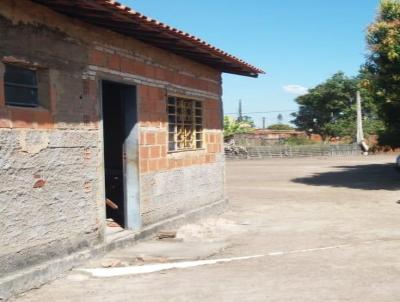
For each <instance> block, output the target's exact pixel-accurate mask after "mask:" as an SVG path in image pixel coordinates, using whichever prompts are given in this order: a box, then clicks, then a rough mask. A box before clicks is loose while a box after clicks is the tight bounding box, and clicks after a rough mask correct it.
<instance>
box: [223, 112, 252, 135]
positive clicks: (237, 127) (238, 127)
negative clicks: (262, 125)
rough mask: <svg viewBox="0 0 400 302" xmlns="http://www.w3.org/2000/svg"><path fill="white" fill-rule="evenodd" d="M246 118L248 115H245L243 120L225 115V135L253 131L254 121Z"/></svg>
mask: <svg viewBox="0 0 400 302" xmlns="http://www.w3.org/2000/svg"><path fill="white" fill-rule="evenodd" d="M246 118H248V117H246V116H244V117H243V120H242V121H239V120H237V119H234V118H232V117H230V116H224V136H230V135H233V134H237V133H248V132H250V131H252V130H253V128H254V122H253V121H252V120H251V122H253V123H250V122H249V121H246V120H245V119H246Z"/></svg>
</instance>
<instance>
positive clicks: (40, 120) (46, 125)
mask: <svg viewBox="0 0 400 302" xmlns="http://www.w3.org/2000/svg"><path fill="white" fill-rule="evenodd" d="M34 118H35V123H37V127H38V128H41V129H52V128H54V120H53V117H52V115H51V113H50V111H47V110H46V111H35V112H34Z"/></svg>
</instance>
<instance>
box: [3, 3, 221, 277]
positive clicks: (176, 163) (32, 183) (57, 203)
mask: <svg viewBox="0 0 400 302" xmlns="http://www.w3.org/2000/svg"><path fill="white" fill-rule="evenodd" d="M0 37H1V43H0V61H1V62H3V63H4V62H17V63H18V64H25V65H28V66H36V67H37V68H39V69H40V70H47V71H48V73H49V79H48V83H47V86H46V85H45V86H44V87H46V91H44V95H46V96H47V98H48V99H47V100H46V102H45V103H43V106H42V107H41V108H36V109H26V108H17V107H10V106H6V105H5V103H4V91H3V85H4V83H3V76H2V74H3V72H4V65H3V63H0V184H1V185H0V242H1V243H2V248H1V249H0V275H2V274H5V273H10V272H12V271H15V270H17V269H19V268H21V267H25V266H28V265H33V264H35V263H39V262H41V261H44V260H47V259H50V258H52V257H60V256H63V255H66V254H70V253H72V252H73V251H76V250H78V249H81V248H83V247H86V246H90V245H93V244H96V243H98V242H99V241H101V240H102V239H103V232H104V218H105V214H104V213H105V206H104V180H103V173H104V171H103V162H102V156H103V154H102V128H101V127H102V123H101V114H100V107H101V104H100V98H99V95H100V87H101V86H100V83H101V80H103V79H107V80H113V81H117V82H122V83H127V84H132V85H136V86H137V88H138V112H139V120H140V139H139V145H140V148H139V168H140V184H141V185H140V191H141V200H140V203H141V214H142V224H143V226H145V225H148V224H152V223H155V222H158V221H160V220H162V219H165V218H168V217H171V216H174V215H176V214H178V213H183V212H185V211H187V210H190V209H194V208H196V207H198V206H200V205H205V204H208V203H212V202H215V201H218V200H221V199H223V198H224V194H223V179H224V168H223V166H224V161H223V156H222V155H221V152H222V131H221V124H222V122H221V108H222V105H221V94H222V91H221V74H220V72H218V71H216V70H213V69H211V68H209V67H206V66H203V65H200V64H197V63H195V62H192V61H190V60H187V59H184V58H181V57H179V56H176V55H173V54H171V53H168V52H166V51H163V50H160V49H157V48H154V47H151V46H149V45H146V44H144V43H141V42H140V41H137V40H134V39H132V38H128V37H124V36H121V35H119V34H116V33H113V32H111V31H107V30H104V29H99V28H96V27H93V26H90V25H87V24H85V23H81V22H80V21H78V20H73V19H70V18H68V17H65V16H62V15H59V14H57V13H55V12H53V11H51V10H48V9H46V8H44V7H42V6H40V5H37V4H34V3H31V2H30V1H26V0H18V1H17V0H2V1H1V2H0ZM42 89H43V88H42ZM171 94H174V95H182V96H187V97H190V98H195V99H198V100H201V101H202V102H203V108H204V129H205V148H204V149H202V150H197V151H189V152H180V153H168V152H167V126H168V125H167V115H166V98H167V95H171Z"/></svg>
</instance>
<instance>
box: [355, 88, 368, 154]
mask: <svg viewBox="0 0 400 302" xmlns="http://www.w3.org/2000/svg"><path fill="white" fill-rule="evenodd" d="M357 143H358V144H359V145H360V147H361V149H362V150H363V152H364V155H368V150H369V147H368V145H367V143H366V142H365V141H364V131H363V122H362V110H361V95H360V92H359V91H357Z"/></svg>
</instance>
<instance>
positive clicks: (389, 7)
mask: <svg viewBox="0 0 400 302" xmlns="http://www.w3.org/2000/svg"><path fill="white" fill-rule="evenodd" d="M367 43H368V46H369V50H370V55H369V57H368V61H367V63H366V65H365V68H364V71H363V73H364V75H365V77H364V81H363V86H364V87H365V88H366V89H368V90H369V91H371V92H372V93H373V95H374V98H375V100H376V102H377V104H378V106H379V109H380V110H379V112H380V114H381V117H382V119H383V120H384V122H385V126H386V131H385V133H383V134H382V135H381V136H380V140H381V143H382V144H389V145H392V146H395V147H399V146H400V0H382V1H381V3H380V8H379V12H378V15H377V17H376V20H375V22H374V23H372V24H371V25H370V26H369V28H368V33H367Z"/></svg>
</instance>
